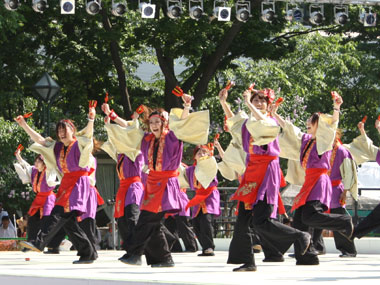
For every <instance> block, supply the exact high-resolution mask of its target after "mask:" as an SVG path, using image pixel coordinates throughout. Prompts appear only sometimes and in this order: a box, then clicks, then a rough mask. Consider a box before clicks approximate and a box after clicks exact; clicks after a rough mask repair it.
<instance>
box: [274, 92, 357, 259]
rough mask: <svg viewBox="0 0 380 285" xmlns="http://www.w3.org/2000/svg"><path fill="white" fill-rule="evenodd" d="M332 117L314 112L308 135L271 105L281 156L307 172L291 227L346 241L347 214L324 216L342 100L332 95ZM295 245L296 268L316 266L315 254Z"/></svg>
mask: <svg viewBox="0 0 380 285" xmlns="http://www.w3.org/2000/svg"><path fill="white" fill-rule="evenodd" d="M334 95H335V96H334V114H333V116H329V115H325V114H320V113H314V114H313V115H312V116H311V117H310V118H309V119H308V121H307V134H305V133H302V132H301V131H300V130H299V129H298V128H296V127H295V126H293V125H292V124H291V123H290V122H289V121H285V120H284V119H283V118H282V117H281V116H279V115H278V114H277V109H278V106H276V105H272V107H271V114H272V116H273V117H274V118H275V119H276V120H277V121H278V123H279V124H280V126H281V127H282V129H283V133H282V135H281V136H280V146H281V155H282V156H284V157H285V158H288V159H292V160H296V159H297V157H300V161H301V164H302V166H303V168H304V169H305V171H306V177H305V183H304V184H303V187H302V188H301V190H300V193H299V194H298V195H297V196H296V198H295V199H294V203H293V207H292V210H293V211H294V210H296V211H295V214H294V217H293V226H294V227H295V228H296V229H299V230H302V231H308V230H309V227H313V228H322V229H328V230H336V231H342V233H343V234H345V235H346V236H347V238H349V237H350V236H351V234H352V230H353V224H352V220H351V217H350V216H349V215H340V214H327V213H324V212H325V211H326V210H327V209H328V207H329V205H330V201H331V191H332V187H331V182H330V179H329V177H328V175H327V172H328V171H329V169H330V159H331V149H332V145H333V141H334V138H335V130H336V127H337V124H338V120H339V110H340V105H341V104H342V103H343V100H342V98H341V97H340V96H339V95H338V94H337V93H334ZM303 249H304V248H302V249H301V248H300V245H299V244H298V243H295V244H294V250H295V257H296V260H297V262H296V264H297V265H318V264H319V259H318V256H317V253H316V252H313V251H312V250H311V248H308V249H307V251H306V252H304V251H303Z"/></svg>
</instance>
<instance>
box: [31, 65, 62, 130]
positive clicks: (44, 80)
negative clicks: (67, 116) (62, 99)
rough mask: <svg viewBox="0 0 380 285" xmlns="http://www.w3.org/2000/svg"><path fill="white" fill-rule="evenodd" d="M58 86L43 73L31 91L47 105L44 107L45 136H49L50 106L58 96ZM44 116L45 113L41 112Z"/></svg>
mask: <svg viewBox="0 0 380 285" xmlns="http://www.w3.org/2000/svg"><path fill="white" fill-rule="evenodd" d="M59 88H60V87H59V85H58V84H57V82H55V81H54V80H53V78H51V76H50V75H49V74H48V73H46V72H45V73H44V75H42V77H41V78H40V80H38V82H37V83H36V84H35V85H34V87H33V89H34V90H36V92H37V93H38V95H39V96H40V97H41V99H42V100H43V101H44V102H45V103H47V107H46V106H44V108H45V109H46V113H47V120H46V121H45V135H47V136H49V135H50V129H49V125H50V105H51V103H53V101H54V99H55V98H56V97H57V95H58V91H59ZM43 113H44V115H45V112H43Z"/></svg>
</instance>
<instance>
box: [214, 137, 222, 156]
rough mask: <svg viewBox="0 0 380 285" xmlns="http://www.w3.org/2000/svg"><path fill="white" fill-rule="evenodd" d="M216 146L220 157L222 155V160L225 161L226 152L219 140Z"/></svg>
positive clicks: (215, 143) (215, 141) (216, 141)
mask: <svg viewBox="0 0 380 285" xmlns="http://www.w3.org/2000/svg"><path fill="white" fill-rule="evenodd" d="M214 146H215V147H216V148H217V150H218V152H219V155H220V158H221V159H223V157H224V150H223V148H222V146H221V145H220V143H219V140H214Z"/></svg>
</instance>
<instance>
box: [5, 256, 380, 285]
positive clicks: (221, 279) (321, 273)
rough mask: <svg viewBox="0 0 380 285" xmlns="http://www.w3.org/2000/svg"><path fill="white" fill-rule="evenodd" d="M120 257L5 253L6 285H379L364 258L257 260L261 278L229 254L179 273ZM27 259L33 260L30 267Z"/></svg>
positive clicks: (181, 265)
mask: <svg viewBox="0 0 380 285" xmlns="http://www.w3.org/2000/svg"><path fill="white" fill-rule="evenodd" d="M121 255H122V252H120V251H100V252H99V259H98V260H97V261H96V262H95V263H93V264H90V265H73V264H72V261H73V260H76V259H77V257H76V256H75V252H62V253H61V254H59V255H44V254H41V253H35V252H31V253H22V252H0V284H10V285H18V284H23V285H25V284H28V285H29V284H38V285H45V284H49V285H50V284H54V285H61V284H65V285H82V284H83V285H100V284H152V283H160V284H250V283H255V284H262V285H266V284H271V283H275V282H276V283H278V282H281V284H306V283H308V284H319V282H324V281H328V282H329V283H332V282H334V283H342V284H343V283H344V284H355V285H363V284H379V282H380V255H377V254H360V255H358V257H356V258H350V259H349V258H346V259H342V258H339V257H338V255H337V254H336V253H330V254H326V255H323V256H321V257H320V265H319V266H296V265H295V260H294V259H292V258H290V257H288V256H287V255H286V257H285V262H282V263H263V262H262V259H263V254H262V253H260V254H257V255H256V264H257V266H258V270H257V271H256V272H232V269H233V268H234V267H236V266H234V265H228V264H226V260H227V252H226V251H217V252H216V256H214V257H198V256H197V254H195V253H176V254H173V258H174V261H175V263H176V266H175V267H174V268H151V267H150V266H147V265H146V264H145V263H143V265H142V266H128V265H125V264H123V263H121V262H119V261H118V260H117V258H119V257H120V256H121ZM25 258H30V260H29V261H26V260H25Z"/></svg>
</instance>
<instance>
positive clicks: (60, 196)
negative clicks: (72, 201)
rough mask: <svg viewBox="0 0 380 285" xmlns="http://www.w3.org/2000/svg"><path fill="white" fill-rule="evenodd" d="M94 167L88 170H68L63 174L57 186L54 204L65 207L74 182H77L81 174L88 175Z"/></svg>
mask: <svg viewBox="0 0 380 285" xmlns="http://www.w3.org/2000/svg"><path fill="white" fill-rule="evenodd" d="M93 171H94V169H91V171H90V172H87V171H85V170H79V171H73V172H68V173H65V174H64V175H63V178H62V181H61V185H60V186H59V189H58V193H57V199H56V200H55V205H57V206H62V207H66V206H67V203H68V201H69V197H70V195H71V192H72V191H73V189H74V186H75V183H77V181H78V179H79V178H80V177H82V176H89V175H90V174H91V173H92V172H93Z"/></svg>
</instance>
